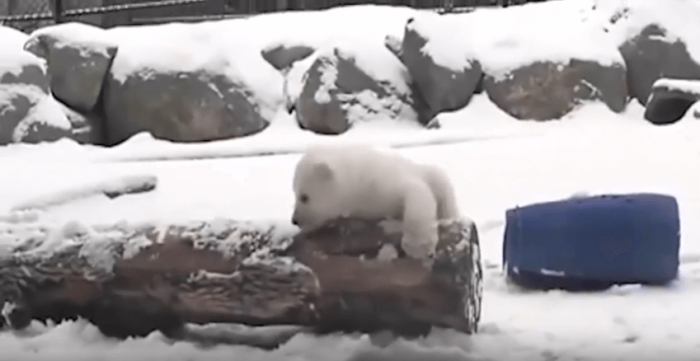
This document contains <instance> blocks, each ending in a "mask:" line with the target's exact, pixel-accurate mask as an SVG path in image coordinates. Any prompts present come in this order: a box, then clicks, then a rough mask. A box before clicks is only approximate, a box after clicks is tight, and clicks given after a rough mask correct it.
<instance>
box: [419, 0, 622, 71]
mask: <svg viewBox="0 0 700 361" xmlns="http://www.w3.org/2000/svg"><path fill="white" fill-rule="evenodd" d="M592 4H593V2H592V1H591V0H567V1H563V0H559V1H548V2H542V3H530V4H527V5H523V6H513V7H509V8H506V9H498V8H494V9H490V8H484V9H478V10H476V11H474V12H471V13H465V14H451V15H442V16H440V15H436V14H424V15H420V16H417V17H416V18H415V20H414V21H413V22H412V23H411V24H410V25H409V27H411V28H413V29H414V30H415V31H416V32H417V33H419V34H421V35H422V36H424V37H425V38H426V39H427V40H428V42H427V43H426V44H425V46H424V47H423V49H422V50H423V51H424V52H425V53H426V54H428V55H429V56H431V57H432V59H433V61H435V63H436V64H438V65H441V66H444V67H447V68H449V69H453V70H455V71H460V70H462V69H463V68H465V67H467V66H468V65H469V64H468V62H467V61H468V60H470V59H476V60H478V61H479V63H480V64H481V66H482V68H483V70H484V72H485V73H487V74H489V75H491V76H494V77H496V78H500V77H502V76H505V75H506V74H507V73H508V72H510V71H512V70H514V69H517V68H520V67H523V66H526V65H529V64H532V63H535V62H538V61H551V62H555V63H563V64H566V63H568V62H569V61H570V60H571V59H579V60H589V61H593V62H597V63H599V64H601V65H604V66H612V65H614V64H621V65H624V60H623V59H622V55H621V54H620V53H619V51H618V50H617V46H616V45H617V44H615V42H614V38H613V37H611V36H609V35H608V34H607V33H606V32H605V31H604V28H603V26H602V23H601V22H600V21H591V20H590V19H598V17H597V16H594V15H595V14H591V13H592V12H594V10H593V9H592ZM552 14H556V16H553V15H552ZM504 24H507V26H504ZM573 44H575V45H574V46H572V45H573Z"/></svg>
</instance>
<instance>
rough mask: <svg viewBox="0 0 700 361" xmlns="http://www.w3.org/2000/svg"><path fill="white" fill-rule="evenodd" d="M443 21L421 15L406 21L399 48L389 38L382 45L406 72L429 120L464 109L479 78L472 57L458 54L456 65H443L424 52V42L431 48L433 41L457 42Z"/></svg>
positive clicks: (480, 72) (480, 73) (474, 60)
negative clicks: (423, 104) (427, 111)
mask: <svg viewBox="0 0 700 361" xmlns="http://www.w3.org/2000/svg"><path fill="white" fill-rule="evenodd" d="M445 19H447V18H446V17H445V16H441V15H438V14H428V13H426V14H421V15H420V16H418V17H417V18H412V19H410V20H409V21H408V22H407V24H406V26H405V31H404V36H403V39H402V42H401V45H400V48H399V47H398V45H397V44H395V43H396V41H395V40H394V39H391V38H390V37H387V38H386V42H385V46H386V47H387V48H388V49H390V50H391V51H392V52H393V53H394V54H395V55H396V56H397V57H399V58H400V59H401V61H402V62H403V63H404V64H405V65H406V67H407V68H408V69H409V71H410V73H411V75H412V77H413V80H414V83H415V88H416V92H417V93H419V94H420V96H421V98H422V99H423V101H424V102H425V104H426V107H427V108H428V109H429V111H430V117H431V118H432V117H433V116H435V115H437V114H439V113H442V112H450V111H455V110H459V109H461V108H464V107H465V106H467V104H469V101H470V100H471V98H472V95H473V94H474V93H475V92H476V91H477V87H478V86H479V84H480V82H481V80H482V77H483V73H482V71H481V64H480V63H479V62H478V61H477V60H476V58H475V57H474V54H467V53H464V54H462V53H460V55H463V57H462V58H461V59H460V60H459V63H460V64H459V65H457V63H455V64H453V65H456V66H446V65H447V64H446V63H441V62H440V60H439V58H436V57H435V55H436V54H433V53H431V52H429V51H424V48H425V47H426V44H427V43H428V42H432V43H433V45H434V43H435V42H443V41H460V40H458V39H454V38H453V37H452V36H453V35H454V34H451V32H452V31H454V26H453V24H451V23H450V22H449V21H445ZM450 19H452V18H450ZM461 50H462V49H459V50H458V51H461Z"/></svg>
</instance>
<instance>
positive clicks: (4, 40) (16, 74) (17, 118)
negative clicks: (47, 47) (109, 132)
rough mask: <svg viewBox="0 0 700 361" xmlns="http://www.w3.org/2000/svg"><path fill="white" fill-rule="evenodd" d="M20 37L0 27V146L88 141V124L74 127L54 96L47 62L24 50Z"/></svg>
mask: <svg viewBox="0 0 700 361" xmlns="http://www.w3.org/2000/svg"><path fill="white" fill-rule="evenodd" d="M20 35H24V34H21V33H18V32H16V30H13V29H8V28H5V27H0V48H2V49H3V50H2V53H0V145H7V144H11V143H22V142H23V143H40V142H49V141H56V140H59V139H61V138H70V139H74V140H77V141H81V140H82V139H86V137H88V138H89V136H90V133H91V131H92V129H91V128H90V126H89V124H84V125H78V124H73V123H71V121H70V120H69V119H68V117H67V116H66V113H65V112H64V109H63V107H62V105H61V104H60V103H59V102H58V101H57V100H56V99H55V98H53V96H52V95H51V92H50V90H49V89H50V87H49V76H48V74H47V72H46V63H45V61H44V60H42V59H40V58H38V57H37V56H35V55H33V54H31V53H29V52H27V51H25V50H23V49H22V46H23V44H24V42H25V41H26V40H27V36H26V35H24V37H23V39H21V38H22V37H21V36H20ZM20 39H21V40H23V41H21V42H20V41H19V40H20Z"/></svg>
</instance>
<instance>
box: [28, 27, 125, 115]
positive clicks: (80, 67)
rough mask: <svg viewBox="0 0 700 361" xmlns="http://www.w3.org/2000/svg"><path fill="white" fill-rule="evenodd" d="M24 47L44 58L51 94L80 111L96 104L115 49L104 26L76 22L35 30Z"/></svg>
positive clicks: (90, 109) (87, 111)
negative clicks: (102, 27)
mask: <svg viewBox="0 0 700 361" xmlns="http://www.w3.org/2000/svg"><path fill="white" fill-rule="evenodd" d="M25 49H26V50H27V51H29V52H31V53H32V54H34V55H37V56H39V57H41V58H43V59H45V60H46V62H47V64H48V72H49V75H50V77H51V90H52V92H53V94H54V96H55V97H56V98H57V99H60V100H61V101H62V102H63V103H64V104H66V105H68V106H70V107H71V108H73V109H75V110H77V111H79V112H81V113H89V112H91V111H92V110H93V109H94V108H95V106H96V105H97V101H98V99H99V97H100V93H101V91H102V84H103V82H104V79H105V75H106V74H107V72H108V71H109V67H110V64H111V63H112V59H113V58H114V56H115V55H116V53H117V45H116V44H115V43H114V42H112V41H110V39H109V38H108V37H107V32H106V31H105V30H103V29H100V28H98V27H95V26H92V25H86V24H83V23H77V22H70V23H63V24H59V25H54V26H47V27H44V28H41V29H39V30H36V31H34V32H33V33H32V34H30V37H29V40H28V41H27V43H26V45H25Z"/></svg>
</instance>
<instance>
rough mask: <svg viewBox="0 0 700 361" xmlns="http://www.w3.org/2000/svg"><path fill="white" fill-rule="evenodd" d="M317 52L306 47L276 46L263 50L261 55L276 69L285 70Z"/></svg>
mask: <svg viewBox="0 0 700 361" xmlns="http://www.w3.org/2000/svg"><path fill="white" fill-rule="evenodd" d="M315 50H316V49H314V48H312V47H310V46H305V45H295V46H286V45H285V44H275V45H273V46H270V47H267V48H265V49H263V50H262V51H261V52H260V55H262V57H263V59H265V61H267V62H268V63H270V65H272V66H273V67H274V68H275V69H277V70H283V69H287V68H289V67H290V66H292V64H293V63H294V62H295V61H299V60H303V59H304V58H306V57H308V56H309V55H311V54H312V53H313V52H314V51H315Z"/></svg>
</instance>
